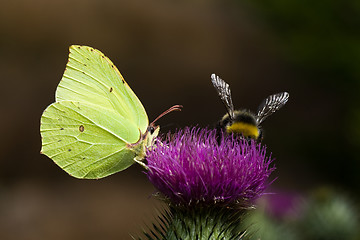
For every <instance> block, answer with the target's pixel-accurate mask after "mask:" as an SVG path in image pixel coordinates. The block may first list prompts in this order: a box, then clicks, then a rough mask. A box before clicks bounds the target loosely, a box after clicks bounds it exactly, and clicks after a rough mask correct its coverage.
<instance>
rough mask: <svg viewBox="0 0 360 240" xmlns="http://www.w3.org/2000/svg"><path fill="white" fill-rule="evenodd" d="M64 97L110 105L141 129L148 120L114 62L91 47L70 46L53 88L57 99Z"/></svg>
mask: <svg viewBox="0 0 360 240" xmlns="http://www.w3.org/2000/svg"><path fill="white" fill-rule="evenodd" d="M63 100H72V101H78V102H83V103H90V104H93V105H98V106H99V107H101V108H104V109H112V110H114V111H116V112H118V113H119V115H121V116H123V117H125V118H126V119H128V120H129V121H131V122H133V123H134V124H135V125H136V126H138V128H139V129H140V131H141V132H142V133H144V132H145V131H146V128H147V126H148V124H149V122H148V117H147V114H146V112H145V109H144V107H143V105H142V104H141V102H140V100H139V99H138V98H137V96H136V95H135V94H134V92H133V91H132V90H131V88H130V87H129V85H128V84H127V83H126V82H125V80H124V79H123V77H122V76H121V74H120V72H119V71H118V69H117V68H116V66H115V65H114V64H113V63H112V62H111V60H110V59H108V58H107V57H106V56H104V54H102V53H101V52H100V51H98V50H96V49H93V48H91V47H87V46H77V45H73V46H71V47H70V54H69V61H68V63H67V66H66V70H65V72H64V76H63V78H62V80H61V81H60V84H59V86H58V88H57V90H56V101H57V102H59V101H63Z"/></svg>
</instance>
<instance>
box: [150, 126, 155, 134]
mask: <svg viewBox="0 0 360 240" xmlns="http://www.w3.org/2000/svg"><path fill="white" fill-rule="evenodd" d="M148 132H149V133H150V134H153V133H154V132H155V128H154V127H153V126H151V125H150V126H149V127H148Z"/></svg>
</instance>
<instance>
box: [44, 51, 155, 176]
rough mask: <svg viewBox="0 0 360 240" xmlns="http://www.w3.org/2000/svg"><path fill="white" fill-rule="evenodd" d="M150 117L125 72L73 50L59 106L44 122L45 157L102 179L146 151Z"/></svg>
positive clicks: (93, 55) (54, 106)
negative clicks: (123, 73) (127, 81)
mask: <svg viewBox="0 0 360 240" xmlns="http://www.w3.org/2000/svg"><path fill="white" fill-rule="evenodd" d="M147 126H148V118H147V115H146V112H145V110H144V107H143V106H142V104H141V102H140V101H139V99H138V98H137V97H136V95H135V94H134V93H133V91H132V90H131V89H130V87H129V86H128V85H127V83H126V82H125V81H124V79H123V78H122V76H121V75H120V72H119V71H118V70H117V69H116V67H115V66H114V65H113V64H112V62H111V61H110V60H109V59H108V58H107V57H105V56H104V55H103V54H102V53H101V52H100V51H98V50H95V49H93V48H90V47H85V46H71V47H70V54H69V62H68V64H67V66H66V69H65V73H64V76H63V78H62V80H61V82H60V83H59V86H58V87H57V90H56V102H55V103H53V104H51V105H50V106H49V107H48V108H47V109H46V110H45V111H44V113H43V115H42V117H41V127H40V132H41V135H42V153H43V154H45V155H47V156H49V157H50V158H51V159H53V160H54V162H55V163H56V164H57V165H59V166H60V167H61V168H62V169H64V170H65V171H66V172H68V173H69V174H70V175H72V176H74V177H77V178H102V177H105V176H108V175H110V174H113V173H115V172H118V171H121V170H124V169H125V168H127V167H129V166H131V165H132V164H133V163H134V162H135V161H134V158H135V157H138V156H137V155H139V149H141V151H143V149H144V148H143V144H144V143H143V141H142V138H141V134H143V133H145V131H146V128H147Z"/></svg>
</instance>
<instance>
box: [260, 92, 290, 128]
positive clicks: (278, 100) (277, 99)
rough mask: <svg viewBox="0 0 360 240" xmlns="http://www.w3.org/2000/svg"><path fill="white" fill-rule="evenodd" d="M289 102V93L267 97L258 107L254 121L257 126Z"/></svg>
mask: <svg viewBox="0 0 360 240" xmlns="http://www.w3.org/2000/svg"><path fill="white" fill-rule="evenodd" d="M288 100H289V93H287V92H282V93H277V94H274V95H270V96H269V97H267V98H266V99H265V100H264V101H263V102H262V103H261V104H260V106H259V108H258V112H257V117H256V120H257V122H258V124H260V123H262V122H263V121H264V120H265V118H267V117H268V116H270V115H271V114H273V113H274V112H276V111H277V110H279V109H280V108H281V107H282V106H284V105H285V103H286V102H287V101H288Z"/></svg>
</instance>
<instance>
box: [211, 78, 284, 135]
mask: <svg viewBox="0 0 360 240" xmlns="http://www.w3.org/2000/svg"><path fill="white" fill-rule="evenodd" d="M211 81H212V83H213V85H214V87H215V89H216V91H217V92H218V94H219V96H220V98H221V100H222V101H223V103H224V105H225V107H226V110H227V113H226V114H225V115H224V116H223V118H222V119H221V120H220V121H219V122H218V124H217V129H218V130H219V131H223V132H226V133H228V134H230V133H234V134H239V135H240V134H241V135H242V136H243V137H244V138H248V139H255V140H261V139H262V130H261V126H260V124H261V123H262V122H263V121H264V120H265V119H266V118H267V117H268V116H270V115H271V114H273V113H274V112H276V111H277V110H279V109H280V108H281V107H282V106H284V105H285V104H286V102H287V101H288V99H289V93H287V92H282V93H277V94H273V95H270V96H269V97H267V98H266V99H265V100H264V101H263V102H262V103H261V104H260V106H259V107H258V111H257V114H254V113H252V112H250V111H248V110H234V106H233V103H232V99H231V91H230V87H229V84H227V83H226V82H225V81H224V80H222V79H221V78H220V77H219V76H216V75H215V74H212V75H211Z"/></svg>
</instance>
